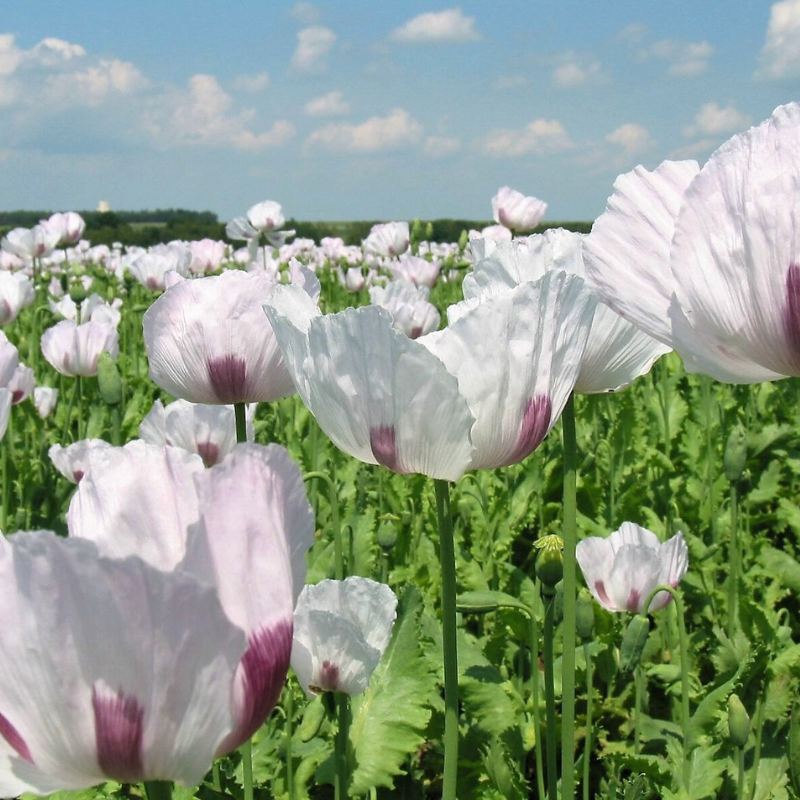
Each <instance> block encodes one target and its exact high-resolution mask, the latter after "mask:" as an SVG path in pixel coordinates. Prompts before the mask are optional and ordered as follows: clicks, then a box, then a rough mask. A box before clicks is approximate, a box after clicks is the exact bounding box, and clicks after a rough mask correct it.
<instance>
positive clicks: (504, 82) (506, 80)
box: [493, 75, 528, 92]
mask: <svg viewBox="0 0 800 800" xmlns="http://www.w3.org/2000/svg"><path fill="white" fill-rule="evenodd" d="M527 83H528V79H527V78H526V77H525V76H524V75H501V76H500V77H499V78H497V80H495V82H494V84H493V87H494V89H495V90H496V91H498V92H505V91H508V90H509V89H519V87H520V86H526V85H527Z"/></svg>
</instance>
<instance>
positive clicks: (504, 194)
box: [492, 186, 547, 233]
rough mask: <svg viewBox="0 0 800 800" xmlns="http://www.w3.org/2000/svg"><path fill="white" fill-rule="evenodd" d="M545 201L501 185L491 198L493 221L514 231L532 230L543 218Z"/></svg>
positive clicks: (545, 207) (545, 208)
mask: <svg viewBox="0 0 800 800" xmlns="http://www.w3.org/2000/svg"><path fill="white" fill-rule="evenodd" d="M546 211H547V203H545V202H544V201H543V200H539V198H538V197H526V196H525V195H524V194H522V192H518V191H516V190H515V189H511V188H510V187H508V186H503V187H502V188H500V189H499V190H498V192H497V194H496V195H495V196H494V197H493V198H492V217H493V219H494V221H495V222H497V223H499V224H500V225H502V226H504V227H505V228H508V229H509V230H512V231H514V232H515V233H524V232H525V231H532V230H533V229H534V228H535V227H536V226H537V225H538V224H539V223H540V222H541V221H542V219H543V218H544V215H545V212H546Z"/></svg>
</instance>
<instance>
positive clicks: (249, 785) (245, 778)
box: [239, 739, 253, 800]
mask: <svg viewBox="0 0 800 800" xmlns="http://www.w3.org/2000/svg"><path fill="white" fill-rule="evenodd" d="M239 750H240V752H241V754H242V782H243V783H244V786H243V787H242V789H243V790H244V800H253V745H252V744H251V740H250V739H248V740H247V741H246V742H245V743H244V744H243V745H242V746H241V747H240V748H239Z"/></svg>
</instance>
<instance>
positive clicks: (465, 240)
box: [458, 230, 469, 250]
mask: <svg viewBox="0 0 800 800" xmlns="http://www.w3.org/2000/svg"><path fill="white" fill-rule="evenodd" d="M468 244H469V232H468V231H466V230H463V231H461V236H459V237H458V248H459V250H464V249H465V248H466V246H467V245H468Z"/></svg>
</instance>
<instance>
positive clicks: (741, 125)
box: [683, 103, 752, 138]
mask: <svg viewBox="0 0 800 800" xmlns="http://www.w3.org/2000/svg"><path fill="white" fill-rule="evenodd" d="M751 122H752V117H749V116H747V114H742V112H741V111H739V110H738V109H737V108H736V107H735V106H734V105H733V103H728V105H727V106H725V108H720V106H719V105H717V104H716V103H705V104H704V105H702V106H700V110H699V111H698V112H697V113H696V114H695V115H694V122H693V123H692V124H691V125H688V126H687V127H685V128H684V129H683V135H684V136H686V137H689V138H691V137H693V136H710V135H713V134H718V133H735V132H736V131H740V130H743V129H745V128H747V127H748V126H749V125H750V123H751Z"/></svg>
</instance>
